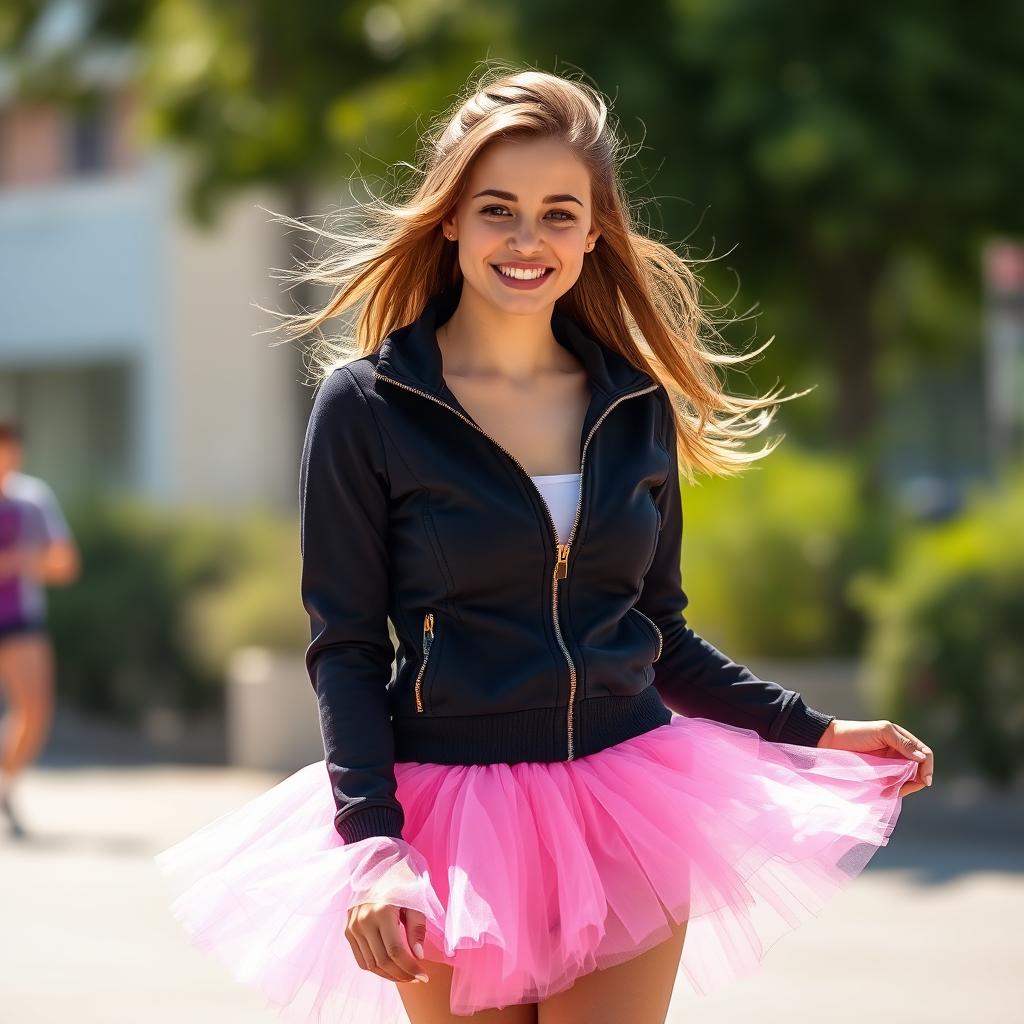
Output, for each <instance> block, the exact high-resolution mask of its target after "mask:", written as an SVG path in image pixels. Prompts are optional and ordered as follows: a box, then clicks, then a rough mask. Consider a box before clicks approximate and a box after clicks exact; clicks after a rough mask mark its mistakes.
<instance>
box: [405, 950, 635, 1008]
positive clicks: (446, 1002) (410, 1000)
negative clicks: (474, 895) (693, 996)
mask: <svg viewBox="0 0 1024 1024" xmlns="http://www.w3.org/2000/svg"><path fill="white" fill-rule="evenodd" d="M419 963H421V964H422V965H423V970H424V971H425V972H426V974H427V976H428V977H429V978H430V981H428V982H427V983H426V984H422V983H419V982H417V983H413V982H403V983H402V984H398V982H395V984H396V985H398V992H399V995H401V997H402V1002H403V1003H404V1004H405V1012H406V1013H407V1014H408V1015H409V1020H410V1021H412V1024H462V1022H463V1021H473V1022H474V1024H537V1004H536V1003H520V1004H517V1005H516V1006H505V1007H502V1009H500V1010H478V1011H477V1012H476V1013H472V1014H470V1015H469V1016H468V1017H467V1016H459V1017H457V1016H455V1015H454V1014H453V1013H452V1012H451V1009H450V1006H451V1002H450V1000H451V988H452V969H451V967H449V966H448V964H444V963H438V962H437V961H434V960H425V959H422V958H420V960H419ZM587 1024H589V1022H587ZM620 1024H621V1022H620Z"/></svg>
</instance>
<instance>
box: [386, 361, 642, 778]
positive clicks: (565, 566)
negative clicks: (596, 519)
mask: <svg viewBox="0 0 1024 1024" xmlns="http://www.w3.org/2000/svg"><path fill="white" fill-rule="evenodd" d="M374 376H375V377H376V378H377V380H386V381H387V382H388V383H389V384H394V385H395V386H396V387H400V388H405V390H406V391H411V392H413V394H417V395H422V396H423V397H424V398H429V399H430V400H431V401H432V402H437V404H438V405H441V406H443V407H444V408H445V409H447V410H448V411H449V412H453V413H455V415H456V416H458V417H459V419H460V420H463V421H464V422H466V423H468V424H469V425H470V426H471V427H473V429H474V430H478V431H480V433H481V434H483V435H484V437H486V438H487V439H488V440H489V441H490V442H491V443H492V444H494V445H495V446H496V447H498V448H500V449H501V451H503V452H504V453H505V454H506V455H507V456H508V457H509V458H510V459H511V460H512V461H513V462H514V463H515V464H516V465H517V466H518V467H519V468H520V470H522V472H523V475H524V476H525V477H526V478H527V479H528V480H529V481H530V486H531V487H533V489H534V490H535V491H537V493H538V494H540V490H539V489H538V487H537V485H536V484H535V483H534V482H533V479H532V478H531V477H530V474H529V473H528V472H527V470H526V467H525V466H524V465H523V464H522V463H521V462H520V461H519V460H518V459H517V458H516V457H515V456H514V455H513V454H512V453H511V452H510V451H509V450H508V449H507V448H506V447H505V446H504V445H503V444H501V442H499V441H496V440H495V439H494V438H493V437H491V435H490V434H488V433H487V431H486V430H484V428H483V427H481V426H480V424H479V423H477V422H475V421H474V420H471V419H470V418H469V417H468V416H465V415H464V414H463V413H461V412H460V411H459V410H458V409H456V408H455V407H454V406H453V405H449V404H448V403H447V402H445V401H443V400H442V399H440V398H438V397H437V396H436V395H432V394H431V393H430V392H429V391H424V390H423V389H422V388H414V387H413V386H412V385H411V384H403V383H402V382H401V381H397V380H395V379H394V378H393V377H389V376H387V374H384V373H381V372H380V371H379V370H375V371H374ZM657 388H658V385H657V384H652V385H650V387H646V388H643V389H641V390H640V391H631V392H629V394H627V395H620V396H619V397H618V398H616V399H615V401H614V402H612V404H611V405H609V406H608V408H607V409H605V411H604V412H603V413H601V415H600V416H599V417H598V418H597V422H596V423H595V424H594V425H593V426H592V427H591V428H590V433H589V434H587V439H586V440H585V441H584V442H583V452H582V454H581V456H580V496H579V500H578V501H577V502H576V517H575V519H573V523H572V529H571V530H570V531H569V537H568V539H567V540H566V542H565V543H564V544H562V543H560V542H559V540H558V527H557V526H556V524H555V519H554V516H552V515H551V509H550V508H548V504H547V502H546V501H545V500H544V496H543V495H542V494H541V495H540V498H541V504H542V505H543V506H544V511H545V512H546V513H547V517H548V522H549V523H550V525H551V535H552V536H553V537H554V539H555V550H556V552H557V556H558V557H557V558H556V559H555V568H554V572H553V573H552V577H551V619H552V622H553V623H554V627H555V637H556V638H557V640H558V646H559V647H561V648H562V653H563V654H564V655H565V660H566V661H567V662H568V663H569V707H568V709H567V720H566V737H567V752H568V757H567V758H566V760H568V761H571V760H572V759H573V758H574V757H575V756H576V755H575V753H574V750H573V702H574V701H575V699H576V666H575V665H574V664H573V660H572V655H571V654H570V653H569V648H568V647H566V646H565V640H564V639H563V638H562V627H561V624H560V623H559V621H558V581H559V580H564V579H565V577H566V576H567V575H568V574H569V549H570V547H571V546H572V542H573V540H574V538H575V536H576V528H577V527H578V526H579V523H580V513H581V512H582V511H583V470H584V468H585V466H586V462H587V448H588V447H589V446H590V439H591V438H592V437H593V436H594V432H595V431H596V430H597V428H598V427H599V426H600V425H601V424H602V423H603V422H604V419H605V417H606V416H607V415H608V414H609V413H610V412H611V411H612V409H614V408H615V407H616V406H617V405H618V404H619V403H620V402H624V401H625V400H626V399H627V398H637V397H638V396H640V395H646V394H648V393H649V392H651V391H656V390H657ZM421 671H422V667H421Z"/></svg>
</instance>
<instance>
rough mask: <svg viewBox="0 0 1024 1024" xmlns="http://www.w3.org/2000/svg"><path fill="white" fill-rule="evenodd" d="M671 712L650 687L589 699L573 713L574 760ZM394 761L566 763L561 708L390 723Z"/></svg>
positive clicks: (644, 728)
mask: <svg viewBox="0 0 1024 1024" xmlns="http://www.w3.org/2000/svg"><path fill="white" fill-rule="evenodd" d="M671 719H672V712H671V711H670V710H669V709H668V708H667V707H665V705H664V704H663V703H662V700H661V697H660V696H659V694H658V691H657V690H655V688H654V686H653V685H651V686H648V687H647V688H646V689H644V690H641V691H640V693H638V694H634V695H630V696H621V697H620V696H603V697H591V698H589V699H587V700H582V701H580V702H579V703H577V704H576V705H575V706H574V710H573V759H576V758H580V757H586V755H587V754H595V753H597V752H598V751H600V750H604V749H605V748H606V747H610V746H612V745H614V744H616V743H621V742H622V741H623V740H628V739H632V738H633V737H634V736H639V735H640V734H641V733H645V732H648V731H650V730H651V729H655V728H657V727H658V726H660V725H667V724H668V722H669V721H671ZM391 724H392V729H393V732H394V736H395V760H396V761H421V762H431V763H434V764H462V765H466V764H498V763H506V764H515V763H516V762H517V761H566V760H568V756H567V755H568V717H567V709H566V708H565V707H557V708H532V709H529V710H523V711H510V712H507V713H506V714H498V715H460V716H451V717H440V716H429V715H425V716H423V717H420V718H411V717H406V718H393V719H392V721H391Z"/></svg>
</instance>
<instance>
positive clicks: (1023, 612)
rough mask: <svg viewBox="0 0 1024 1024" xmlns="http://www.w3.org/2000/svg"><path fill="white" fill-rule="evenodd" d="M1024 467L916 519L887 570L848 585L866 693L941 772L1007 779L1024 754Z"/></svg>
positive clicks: (998, 780) (880, 712) (877, 710)
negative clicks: (946, 513)
mask: <svg viewBox="0 0 1024 1024" xmlns="http://www.w3.org/2000/svg"><path fill="white" fill-rule="evenodd" d="M1022 523H1024V473H1018V474H1016V475H1015V476H1014V477H1013V478H1012V479H1010V480H1009V481H1008V483H1007V484H1006V485H1005V486H1004V487H1002V488H1000V489H999V490H998V491H995V492H984V491H982V490H976V491H975V492H974V493H973V494H972V495H971V496H970V499H969V501H968V503H967V507H966V509H965V512H964V514H963V515H961V516H959V517H957V519H956V520H953V521H950V522H948V523H945V524H942V525H935V526H927V527H918V528H917V529H916V530H915V531H914V533H913V535H912V536H911V537H909V538H908V540H907V542H906V544H905V545H904V547H903V548H902V550H901V552H900V555H899V557H898V558H897V560H896V563H895V565H894V568H893V570H892V571H891V573H889V574H887V575H886V576H885V577H882V576H881V575H880V574H878V573H864V574H862V575H861V576H859V577H858V578H857V579H855V580H854V581H853V583H852V585H851V589H852V593H853V597H854V600H855V601H856V602H857V603H858V604H859V605H860V607H861V608H862V609H863V611H864V613H865V615H866V616H867V618H868V619H869V621H870V624H871V632H870V638H869V642H868V644H867V660H866V666H865V669H866V670H865V675H864V687H865V697H866V699H867V700H868V701H869V703H870V706H871V707H872V708H873V709H875V713H876V714H878V715H879V717H884V718H888V719H890V720H892V721H899V722H900V723H901V724H903V725H906V727H907V728H908V729H910V730H911V731H912V732H914V733H916V734H917V735H918V736H919V737H920V738H921V739H922V740H924V742H926V743H928V744H929V746H931V747H932V748H933V749H934V750H935V752H936V763H937V764H940V765H942V766H943V768H942V769H941V770H946V769H950V770H954V771H957V770H964V769H972V770H978V771H980V772H981V773H982V774H983V775H984V776H985V777H987V778H988V779H989V780H990V781H992V782H995V783H996V784H1000V785H1004V784H1007V783H1009V782H1011V781H1012V779H1013V776H1014V774H1015V772H1016V771H1018V770H1019V768H1020V766H1021V763H1022V758H1024V530H1022V529H1021V524H1022Z"/></svg>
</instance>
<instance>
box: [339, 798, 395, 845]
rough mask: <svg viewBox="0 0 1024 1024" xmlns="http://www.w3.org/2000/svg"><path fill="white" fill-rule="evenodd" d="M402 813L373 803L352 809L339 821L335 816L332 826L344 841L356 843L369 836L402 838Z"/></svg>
mask: <svg viewBox="0 0 1024 1024" xmlns="http://www.w3.org/2000/svg"><path fill="white" fill-rule="evenodd" d="M403 822H404V815H403V813H402V811H399V810H396V809H395V808H394V807H389V806H387V805H385V804H373V805H371V806H370V807H362V808H360V809H359V810H356V811H352V812H351V813H349V814H347V815H346V816H345V817H344V818H342V819H341V820H340V821H339V820H338V819H337V817H335V819H334V827H335V829H336V830H337V832H338V835H340V836H341V838H342V839H344V840H345V842H346V843H358V842H359V840H360V839H369V838H370V836H393V837H394V838H396V839H401V838H402V824H403Z"/></svg>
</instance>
